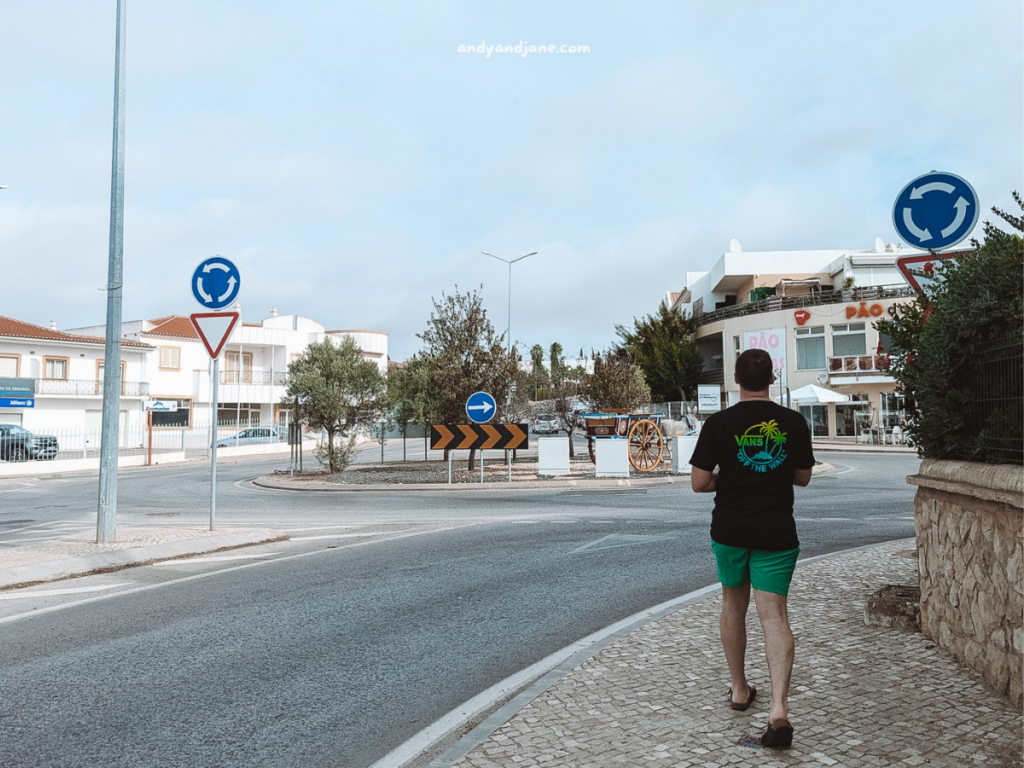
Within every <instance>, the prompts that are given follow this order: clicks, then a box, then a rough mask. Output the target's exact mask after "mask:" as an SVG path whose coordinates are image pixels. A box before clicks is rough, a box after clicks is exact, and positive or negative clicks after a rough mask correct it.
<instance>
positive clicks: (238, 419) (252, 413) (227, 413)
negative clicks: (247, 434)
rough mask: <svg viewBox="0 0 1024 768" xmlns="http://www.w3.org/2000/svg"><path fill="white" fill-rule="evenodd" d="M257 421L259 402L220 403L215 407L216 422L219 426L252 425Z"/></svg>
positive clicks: (258, 418)
mask: <svg viewBox="0 0 1024 768" xmlns="http://www.w3.org/2000/svg"><path fill="white" fill-rule="evenodd" d="M259 423H260V404H259V403H241V404H235V403H221V404H220V405H219V406H218V407H217V424H218V425H219V426H222V427H224V426H237V427H242V426H248V427H254V426H257V425H259Z"/></svg>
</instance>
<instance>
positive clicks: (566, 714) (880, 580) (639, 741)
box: [456, 540, 1024, 768]
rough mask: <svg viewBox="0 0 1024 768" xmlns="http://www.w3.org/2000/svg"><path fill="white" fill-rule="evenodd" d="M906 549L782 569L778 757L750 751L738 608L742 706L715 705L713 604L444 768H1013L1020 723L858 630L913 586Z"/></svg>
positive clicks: (758, 652) (757, 643) (883, 636)
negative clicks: (784, 706) (884, 600)
mask: <svg viewBox="0 0 1024 768" xmlns="http://www.w3.org/2000/svg"><path fill="white" fill-rule="evenodd" d="M912 548H913V541H912V540H904V541H899V542H891V543H888V544H884V545H881V546H878V547H873V548H870V549H865V550H860V551H857V552H853V553H850V554H847V555H841V556H837V557H832V558H827V559H823V560H820V561H817V562H813V563H809V564H807V565H804V566H801V567H800V568H798V569H797V572H796V577H795V580H794V584H793V589H792V591H791V592H790V619H791V622H792V625H793V631H794V634H795V635H796V665H795V668H794V670H793V681H792V688H791V691H790V712H791V715H790V720H791V721H792V723H793V727H794V729H795V734H794V740H793V748H792V749H789V750H771V749H764V748H761V747H759V746H749V745H744V744H743V742H747V744H752V743H756V740H757V739H758V738H759V737H760V735H761V734H762V733H764V729H765V727H766V726H767V722H768V702H769V700H770V688H771V686H770V683H769V677H768V668H767V663H766V662H765V660H764V636H763V635H762V633H761V629H760V625H759V624H758V622H757V618H756V613H755V612H754V605H753V601H751V608H750V613H749V614H748V618H747V636H748V647H747V669H748V671H747V675H748V678H749V680H750V681H751V682H752V683H754V684H755V685H756V686H757V688H758V697H757V699H756V701H755V703H754V705H753V706H752V707H751V709H750V710H748V711H747V712H734V711H733V710H732V709H731V708H730V707H729V705H728V696H727V689H728V687H729V676H728V672H727V667H726V664H725V657H724V655H723V653H722V649H721V645H720V642H719V636H718V617H719V612H720V610H721V596H720V595H718V596H716V597H715V598H709V599H707V600H704V601H702V602H699V603H695V604H693V605H689V606H687V607H685V608H682V609H680V610H679V611H676V612H675V613H672V614H670V615H668V616H667V617H665V618H663V619H661V620H659V621H657V622H653V623H651V624H648V625H646V626H644V627H642V628H641V629H638V630H636V631H635V632H633V633H631V634H630V635H628V636H627V637H625V638H623V639H622V640H620V641H619V642H617V643H615V644H613V645H611V646H609V647H608V648H606V649H605V650H603V651H602V652H600V653H599V654H597V655H596V656H594V657H593V658H591V659H590V660H588V661H587V662H585V663H584V664H582V665H580V666H579V667H577V668H576V669H575V670H573V671H572V672H571V673H569V674H568V675H567V676H566V677H564V678H563V679H562V680H561V681H559V682H558V683H557V684H556V685H554V686H552V687H551V688H549V689H548V690H547V691H545V692H544V693H542V694H541V695H540V696H538V697H537V698H536V699H534V700H533V702H531V703H530V704H529V705H527V706H526V707H524V708H523V709H522V710H520V711H519V713H518V714H516V715H515V716H514V717H513V718H512V719H511V720H509V721H508V722H507V723H505V724H504V725H503V726H501V727H500V728H498V729H497V730H496V731H495V732H494V733H493V734H491V736H490V737H489V738H488V739H487V740H486V741H484V742H483V743H481V744H480V745H479V746H478V747H476V749H474V750H473V751H472V752H470V753H469V754H468V755H466V756H465V757H463V758H462V759H461V760H459V761H458V762H457V763H456V766H458V768H499V767H500V768H508V767H509V766H517V767H521V768H529V767H530V766H544V768H554V767H555V766H566V767H571V768H605V767H606V766H607V767H608V768H612V767H613V766H615V767H620V766H627V767H628V768H636V767H637V766H672V767H673V768H724V766H747V765H751V766H811V765H813V766H844V767H847V768H860V767H861V766H919V765H930V766H949V768H961V767H962V766H975V765H977V766H998V767H999V768H1004V767H1005V768H1010V767H1011V766H1014V767H1016V766H1020V765H1021V764H1022V763H1021V754H1022V732H1024V731H1022V728H1024V721H1022V717H1021V713H1020V711H1019V710H1017V709H1016V708H1014V707H1013V706H1012V705H1011V704H1010V701H1009V700H1008V699H1006V698H1005V697H1002V696H1000V695H999V694H996V693H995V692H994V691H993V690H992V689H990V688H988V687H987V686H986V684H985V683H984V682H983V680H982V679H981V677H980V676H979V675H978V674H976V673H975V672H973V671H972V670H969V669H967V668H966V667H963V666H962V665H960V664H959V663H958V662H957V661H956V660H955V659H954V658H953V657H952V656H951V655H949V654H947V653H946V652H944V651H942V650H941V649H938V648H936V647H935V646H934V645H933V644H932V643H931V642H930V641H929V640H928V639H927V638H925V637H924V636H923V635H921V634H920V633H916V632H907V631H902V630H897V629H884V628H880V627H875V626H867V625H866V624H865V623H864V602H865V600H866V598H867V596H868V595H870V594H871V593H872V592H874V591H875V590H877V589H879V588H880V587H882V586H884V585H886V584H916V583H917V560H916V558H914V557H912V555H913V549H912Z"/></svg>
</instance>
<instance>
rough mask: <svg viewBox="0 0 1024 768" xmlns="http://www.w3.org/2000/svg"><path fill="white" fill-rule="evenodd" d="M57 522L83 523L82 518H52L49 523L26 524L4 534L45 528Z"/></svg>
mask: <svg viewBox="0 0 1024 768" xmlns="http://www.w3.org/2000/svg"><path fill="white" fill-rule="evenodd" d="M57 523H75V524H77V525H81V524H82V522H81V521H80V520H79V521H75V520H51V521H50V522H48V523H36V524H35V525H26V526H25V527H24V528H12V529H11V530H9V531H4V534H8V533H17V532H18V531H27V530H29V529H30V528H43V527H45V526H47V525H56V524H57Z"/></svg>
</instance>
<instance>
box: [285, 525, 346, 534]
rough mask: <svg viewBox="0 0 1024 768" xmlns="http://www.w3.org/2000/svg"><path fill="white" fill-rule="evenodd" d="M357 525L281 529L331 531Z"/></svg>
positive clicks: (289, 530) (290, 530)
mask: <svg viewBox="0 0 1024 768" xmlns="http://www.w3.org/2000/svg"><path fill="white" fill-rule="evenodd" d="M355 527H356V526H354V525H314V526H313V527H311V528H282V529H281V530H282V531H284V532H285V533H291V532H292V531H295V532H296V533H298V532H299V531H330V530H333V529H334V528H355Z"/></svg>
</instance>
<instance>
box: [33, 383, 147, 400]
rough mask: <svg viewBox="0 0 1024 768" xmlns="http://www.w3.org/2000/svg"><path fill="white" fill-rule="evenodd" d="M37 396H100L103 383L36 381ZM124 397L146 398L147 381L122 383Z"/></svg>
mask: <svg viewBox="0 0 1024 768" xmlns="http://www.w3.org/2000/svg"><path fill="white" fill-rule="evenodd" d="M36 394H37V395H72V396H76V395H79V396H81V395H102V394H103V382H102V381H91V380H89V379H36ZM121 394H122V395H123V396H124V397H147V396H148V395H149V382H148V381H122V382H121Z"/></svg>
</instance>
